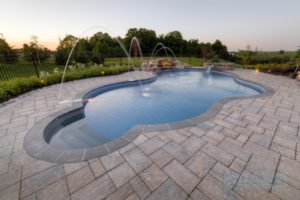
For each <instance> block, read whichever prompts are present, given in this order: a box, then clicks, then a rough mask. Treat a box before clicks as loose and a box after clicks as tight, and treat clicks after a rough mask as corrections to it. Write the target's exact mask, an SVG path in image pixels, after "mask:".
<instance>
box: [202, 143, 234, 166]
mask: <svg viewBox="0 0 300 200" xmlns="http://www.w3.org/2000/svg"><path fill="white" fill-rule="evenodd" d="M201 151H203V152H204V153H207V154H208V155H209V156H211V157H212V158H214V159H216V160H218V161H220V162H221V163H223V164H224V165H226V166H229V165H230V163H231V162H232V161H233V159H234V156H233V155H231V154H229V153H227V152H225V151H223V150H221V149H220V148H218V147H216V146H214V145H212V144H206V145H205V146H204V147H203V148H202V149H201Z"/></svg>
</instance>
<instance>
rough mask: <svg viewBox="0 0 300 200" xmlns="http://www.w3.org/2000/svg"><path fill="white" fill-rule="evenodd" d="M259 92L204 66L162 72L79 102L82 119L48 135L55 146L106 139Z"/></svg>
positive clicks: (77, 145) (92, 143)
mask: <svg viewBox="0 0 300 200" xmlns="http://www.w3.org/2000/svg"><path fill="white" fill-rule="evenodd" d="M257 94H259V92H258V91H257V90H254V89H252V88H250V87H247V86H244V85H241V84H239V83H237V82H236V81H235V80H234V79H233V78H232V77H231V76H229V75H227V74H224V73H218V72H211V73H210V74H207V73H206V72H204V71H200V70H199V71H188V70H185V71H175V72H174V71H173V72H170V71H169V72H162V73H160V74H159V75H158V78H157V80H156V81H154V82H152V83H148V84H144V85H136V86H130V87H123V88H119V89H114V90H111V91H108V92H105V93H103V94H100V95H98V96H96V97H94V98H93V99H92V101H90V102H88V103H87V104H86V105H85V107H84V116H85V117H84V118H81V119H79V120H78V119H77V121H74V122H72V123H65V124H63V125H62V126H63V128H61V129H60V130H58V131H57V132H56V133H55V134H54V135H53V136H52V137H51V138H50V140H49V143H50V144H51V145H54V146H56V147H58V148H67V149H69V148H86V147H93V146H96V145H99V144H103V143H106V142H108V141H111V140H113V139H115V138H118V137H120V136H121V135H122V134H124V133H126V132H127V131H128V130H129V129H130V128H131V127H134V126H135V125H137V124H162V123H168V122H176V121H180V120H185V119H188V118H192V117H195V116H197V115H200V114H201V113H204V112H205V111H207V110H208V108H209V107H210V106H211V105H212V104H213V103H214V102H216V101H218V100H221V99H224V98H227V97H237V96H252V95H257Z"/></svg>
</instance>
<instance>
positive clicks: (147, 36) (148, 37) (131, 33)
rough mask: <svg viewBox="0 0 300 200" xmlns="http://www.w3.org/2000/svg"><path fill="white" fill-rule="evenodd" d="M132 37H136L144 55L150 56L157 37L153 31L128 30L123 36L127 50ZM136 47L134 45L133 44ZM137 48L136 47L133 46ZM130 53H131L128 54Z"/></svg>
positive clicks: (142, 29) (141, 29)
mask: <svg viewBox="0 0 300 200" xmlns="http://www.w3.org/2000/svg"><path fill="white" fill-rule="evenodd" d="M133 37H136V38H137V39H138V40H139V43H140V46H141V50H142V52H143V54H144V55H150V54H151V53H152V49H153V48H154V46H155V45H156V43H157V37H156V33H155V31H154V30H150V29H145V28H140V29H137V28H130V29H128V31H127V33H126V36H125V39H124V40H125V43H126V46H127V48H128V49H129V47H130V43H131V40H132V38H133ZM133 45H136V44H133ZM135 47H136V48H137V45H136V46H135ZM130 53H131V52H130Z"/></svg>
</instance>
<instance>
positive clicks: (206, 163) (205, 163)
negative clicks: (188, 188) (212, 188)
mask: <svg viewBox="0 0 300 200" xmlns="http://www.w3.org/2000/svg"><path fill="white" fill-rule="evenodd" d="M215 164H216V161H215V160H214V159H212V158H211V157H209V156H208V155H206V154H204V153H201V152H199V153H197V154H196V155H195V156H193V157H192V158H191V159H190V160H188V161H187V162H186V163H185V166H186V167H187V168H188V169H189V170H190V171H192V172H193V173H194V174H196V175H198V176H199V178H203V177H204V176H205V175H206V174H207V173H208V172H209V170H210V169H211V168H212V167H213V166H214V165H215Z"/></svg>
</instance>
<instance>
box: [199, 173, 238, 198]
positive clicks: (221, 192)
mask: <svg viewBox="0 0 300 200" xmlns="http://www.w3.org/2000/svg"><path fill="white" fill-rule="evenodd" d="M198 187H199V189H200V190H201V191H202V192H203V193H204V194H206V195H207V196H208V197H209V198H210V199H224V200H226V199H243V198H242V197H241V196H240V195H238V194H237V193H235V192H233V191H232V190H231V189H230V188H229V187H227V186H226V185H224V184H222V183H221V182H219V181H218V180H217V179H215V178H214V177H213V176H212V175H209V174H208V175H207V176H206V177H205V178H204V179H203V181H201V183H200V184H199V186H198Z"/></svg>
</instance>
